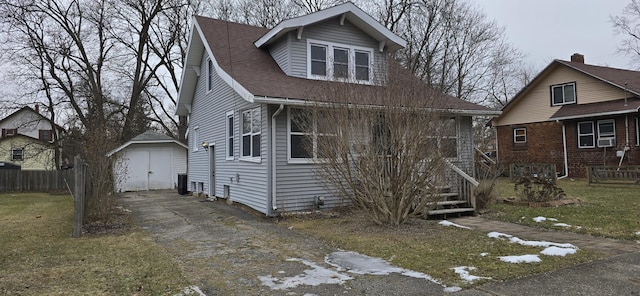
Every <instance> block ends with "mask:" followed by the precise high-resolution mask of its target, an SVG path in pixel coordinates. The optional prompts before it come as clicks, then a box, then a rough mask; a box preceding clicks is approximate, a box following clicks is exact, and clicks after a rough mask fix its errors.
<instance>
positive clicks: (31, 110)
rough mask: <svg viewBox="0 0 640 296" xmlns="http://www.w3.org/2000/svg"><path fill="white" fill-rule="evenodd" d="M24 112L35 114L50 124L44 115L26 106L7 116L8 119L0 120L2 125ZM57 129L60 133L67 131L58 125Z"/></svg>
mask: <svg viewBox="0 0 640 296" xmlns="http://www.w3.org/2000/svg"><path fill="white" fill-rule="evenodd" d="M22 111H26V112H31V113H33V114H36V115H38V116H39V117H40V118H42V119H43V120H46V121H47V122H49V118H46V117H45V116H44V115H42V114H40V113H39V112H36V110H33V108H31V107H29V106H24V107H22V108H20V109H18V110H17V111H15V112H13V113H11V114H9V115H7V116H6V117H4V118H2V119H0V123H2V122H3V121H5V120H7V119H9V118H11V117H13V116H16V115H17V114H18V113H20V112H22ZM55 127H56V128H57V129H58V130H60V131H64V130H65V129H64V128H63V127H61V126H59V125H57V124H55Z"/></svg>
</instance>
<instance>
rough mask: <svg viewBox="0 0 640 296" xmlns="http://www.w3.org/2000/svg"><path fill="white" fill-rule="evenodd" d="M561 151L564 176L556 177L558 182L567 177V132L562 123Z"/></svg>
mask: <svg viewBox="0 0 640 296" xmlns="http://www.w3.org/2000/svg"><path fill="white" fill-rule="evenodd" d="M562 150H563V152H564V153H563V154H564V175H562V176H560V177H558V180H560V179H564V178H566V177H568V176H569V160H568V158H567V130H566V128H565V126H564V122H563V123H562Z"/></svg>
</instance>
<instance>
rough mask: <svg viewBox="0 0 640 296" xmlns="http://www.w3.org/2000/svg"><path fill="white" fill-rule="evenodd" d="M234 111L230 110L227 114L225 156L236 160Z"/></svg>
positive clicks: (227, 158)
mask: <svg viewBox="0 0 640 296" xmlns="http://www.w3.org/2000/svg"><path fill="white" fill-rule="evenodd" d="M233 115H234V113H233V111H229V112H227V113H226V114H225V118H224V119H225V134H224V136H225V152H224V153H225V154H224V157H225V159H226V160H234V159H235V155H236V154H235V142H236V141H235V134H236V133H235V128H234V122H235V118H234V116H233ZM229 120H231V123H229Z"/></svg>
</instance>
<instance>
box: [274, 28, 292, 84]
mask: <svg viewBox="0 0 640 296" xmlns="http://www.w3.org/2000/svg"><path fill="white" fill-rule="evenodd" d="M290 36H291V34H287V35H285V36H284V37H282V38H280V40H278V41H277V42H275V43H274V44H273V45H272V46H271V47H270V48H269V53H271V56H272V57H273V59H274V60H275V61H276V63H278V66H280V69H282V71H283V72H284V73H285V74H287V75H290V74H289V73H290V63H289V60H290V59H291V51H290V50H289V49H290V47H289V45H290Z"/></svg>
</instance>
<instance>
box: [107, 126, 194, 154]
mask: <svg viewBox="0 0 640 296" xmlns="http://www.w3.org/2000/svg"><path fill="white" fill-rule="evenodd" d="M162 143H174V144H177V145H179V146H181V147H183V148H184V149H188V147H187V145H185V144H182V143H180V142H178V141H176V140H175V139H174V138H172V137H169V136H167V135H165V134H161V133H157V132H154V131H146V132H144V133H142V134H140V135H137V136H135V137H134V138H133V139H131V140H129V141H128V142H126V143H124V144H123V145H121V146H120V147H118V148H116V149H113V150H111V151H109V153H107V157H109V156H111V155H113V154H115V153H118V152H119V151H121V150H123V149H125V148H127V147H129V146H130V145H133V144H162Z"/></svg>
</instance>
